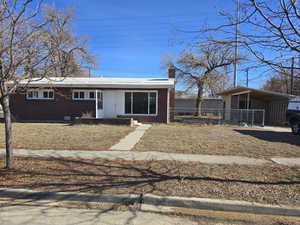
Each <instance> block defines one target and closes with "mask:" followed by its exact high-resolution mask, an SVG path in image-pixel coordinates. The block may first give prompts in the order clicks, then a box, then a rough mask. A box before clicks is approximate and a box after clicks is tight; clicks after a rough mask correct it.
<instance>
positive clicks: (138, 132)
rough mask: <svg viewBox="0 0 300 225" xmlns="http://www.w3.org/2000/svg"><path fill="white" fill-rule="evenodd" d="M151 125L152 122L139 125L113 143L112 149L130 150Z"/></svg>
mask: <svg viewBox="0 0 300 225" xmlns="http://www.w3.org/2000/svg"><path fill="white" fill-rule="evenodd" d="M150 127H151V125H150V124H142V125H140V126H138V127H137V128H136V129H135V130H134V131H133V132H131V133H130V134H128V135H127V136H126V137H125V138H123V139H121V140H120V142H119V143H117V144H115V145H113V146H112V147H111V148H110V150H121V151H130V150H131V149H133V147H134V146H135V145H136V144H137V143H138V142H139V140H140V139H141V138H142V137H143V136H144V134H145V132H146V130H148V129H149V128H150Z"/></svg>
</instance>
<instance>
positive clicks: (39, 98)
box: [26, 89, 55, 100]
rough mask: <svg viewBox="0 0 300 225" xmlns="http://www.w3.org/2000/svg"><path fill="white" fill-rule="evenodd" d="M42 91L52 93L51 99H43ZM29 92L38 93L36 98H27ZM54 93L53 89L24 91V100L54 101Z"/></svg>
mask: <svg viewBox="0 0 300 225" xmlns="http://www.w3.org/2000/svg"><path fill="white" fill-rule="evenodd" d="M44 91H47V92H53V97H52V98H44ZM29 92H38V97H34V96H33V97H29V96H28V93H29ZM54 95H55V91H54V90H53V89H28V90H27V91H26V100H54V98H55V97H54Z"/></svg>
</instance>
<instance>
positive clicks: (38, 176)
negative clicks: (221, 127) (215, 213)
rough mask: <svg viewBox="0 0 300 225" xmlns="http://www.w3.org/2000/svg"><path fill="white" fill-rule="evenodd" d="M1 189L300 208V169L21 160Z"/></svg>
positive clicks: (2, 177)
mask: <svg viewBox="0 0 300 225" xmlns="http://www.w3.org/2000/svg"><path fill="white" fill-rule="evenodd" d="M1 163H2V165H3V164H4V163H3V161H2V162H1ZM0 187H10V188H26V189H32V190H47V191H77V192H92V193H115V194H124V193H132V194H141V193H152V194H156V195H162V196H185V197H204V198H217V199H231V200H245V201H253V202H261V203H269V204H284V205H297V206H300V191H299V190H300V167H284V166H278V165H265V166H256V167H254V166H238V165H232V166H230V165H208V164H200V163H179V162H174V161H122V160H116V161H109V160H77V159H53V160H51V159H31V158H16V161H15V170H13V171H10V172H7V171H5V170H0Z"/></svg>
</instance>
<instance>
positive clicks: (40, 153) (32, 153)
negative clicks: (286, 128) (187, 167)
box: [0, 149, 271, 165]
mask: <svg viewBox="0 0 300 225" xmlns="http://www.w3.org/2000/svg"><path fill="white" fill-rule="evenodd" d="M4 154H5V150H3V149H1V150H0V155H4ZM14 155H15V156H27V157H46V158H80V159H97V158H99V159H109V160H115V159H124V160H175V161H181V162H200V163H208V164H238V165H263V164H266V163H271V161H268V160H265V159H256V158H248V157H242V156H218V155H195V154H177V153H163V152H133V151H68V150H25V149H18V150H15V151H14Z"/></svg>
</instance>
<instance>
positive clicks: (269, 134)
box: [234, 129, 300, 147]
mask: <svg viewBox="0 0 300 225" xmlns="http://www.w3.org/2000/svg"><path fill="white" fill-rule="evenodd" d="M234 131H236V132H238V133H240V134H243V135H249V136H252V137H255V138H258V139H260V140H263V141H269V142H275V143H286V144H291V145H296V146H299V147H300V136H297V135H293V134H292V133H291V132H277V131H268V130H245V129H243V130H242V129H241V130H240V129H235V130H234Z"/></svg>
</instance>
